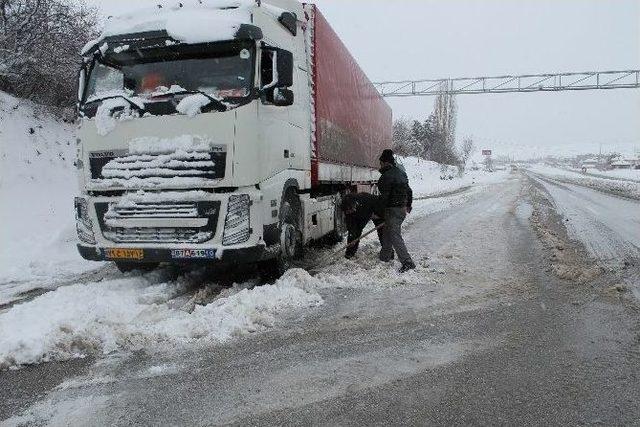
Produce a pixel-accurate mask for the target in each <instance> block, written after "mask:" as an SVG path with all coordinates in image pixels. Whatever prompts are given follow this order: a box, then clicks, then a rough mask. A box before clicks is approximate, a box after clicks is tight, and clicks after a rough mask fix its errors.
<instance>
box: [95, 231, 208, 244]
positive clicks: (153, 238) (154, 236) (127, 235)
mask: <svg viewBox="0 0 640 427" xmlns="http://www.w3.org/2000/svg"><path fill="white" fill-rule="evenodd" d="M103 234H104V237H105V238H106V239H107V240H111V241H112V242H115V243H204V242H206V241H208V240H211V239H212V238H213V232H200V231H198V230H196V229H188V228H113V229H111V230H110V231H104V233H103Z"/></svg>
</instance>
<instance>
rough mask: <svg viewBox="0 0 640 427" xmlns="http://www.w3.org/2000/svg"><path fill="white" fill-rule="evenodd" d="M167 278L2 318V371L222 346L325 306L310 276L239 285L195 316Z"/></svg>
mask: <svg viewBox="0 0 640 427" xmlns="http://www.w3.org/2000/svg"><path fill="white" fill-rule="evenodd" d="M163 274H164V273H163V272H162V271H158V272H154V273H151V274H148V275H145V276H138V277H126V278H123V279H119V280H111V281H107V282H102V283H90V284H87V285H73V286H68V287H64V288H59V289H57V290H56V291H53V292H50V293H48V294H45V295H43V296H41V297H39V298H36V299H34V300H33V301H30V302H27V303H24V304H21V305H17V306H14V307H13V308H12V309H11V310H9V311H8V312H6V313H4V314H1V315H0V368H7V367H13V366H18V365H23V364H33V363H39V362H44V361H50V360H66V359H70V358H77V357H83V356H85V355H88V354H91V353H94V352H101V353H111V352H114V351H129V350H137V349H143V348H144V349H147V350H157V351H162V350H163V349H164V350H168V349H172V348H179V347H182V346H184V345H185V344H198V343H203V344H211V343H221V342H225V341H228V340H230V339H232V338H233V337H236V336H238V335H243V334H247V333H251V332H257V331H263V330H265V329H267V328H269V327H271V326H272V325H273V324H274V322H275V321H276V319H277V317H278V315H279V314H281V313H283V312H285V311H287V310H292V309H301V308H306V307H315V306H318V305H321V304H322V303H323V300H322V298H321V297H320V295H319V294H318V293H317V292H316V291H315V289H317V288H318V287H320V283H319V281H318V279H314V278H313V277H311V276H310V275H309V274H308V273H307V272H305V271H304V270H298V269H296V270H290V271H288V272H287V273H286V274H285V275H284V276H283V277H282V278H281V279H280V280H278V281H277V282H276V283H275V284H273V285H266V286H261V287H256V288H253V289H248V286H250V284H242V285H236V286H234V288H232V289H230V290H228V291H227V292H226V295H224V296H223V297H221V298H219V299H217V300H215V301H213V302H212V303H210V304H208V305H206V306H196V307H195V309H194V310H193V312H192V313H187V312H186V311H183V310H181V309H179V308H172V307H171V305H170V304H168V303H169V302H170V301H171V300H172V299H173V298H175V297H176V296H178V295H180V294H182V293H184V291H185V289H186V288H188V287H189V286H190V283H189V282H188V279H187V278H180V279H178V280H177V281H174V282H166V281H165V280H166V278H165V277H163Z"/></svg>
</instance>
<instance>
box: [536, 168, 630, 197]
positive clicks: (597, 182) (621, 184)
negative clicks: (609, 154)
mask: <svg viewBox="0 0 640 427" xmlns="http://www.w3.org/2000/svg"><path fill="white" fill-rule="evenodd" d="M527 169H528V170H530V171H531V172H534V173H536V174H540V175H545V176H549V177H551V178H553V179H556V180H559V181H561V182H566V183H570V184H578V185H582V186H585V187H589V188H593V189H595V190H600V191H604V192H608V193H614V194H618V195H622V196H625V197H630V198H634V199H639V200H640V181H633V180H628V179H616V177H615V175H614V174H611V177H607V176H605V175H602V174H601V173H600V172H597V175H596V173H587V174H583V173H581V172H578V171H572V170H567V169H561V168H557V167H554V166H549V165H546V164H542V163H539V164H536V165H532V166H529V167H528V168H527ZM612 172H613V171H612ZM620 172H622V171H620ZM624 172H627V171H624ZM631 172H634V171H631Z"/></svg>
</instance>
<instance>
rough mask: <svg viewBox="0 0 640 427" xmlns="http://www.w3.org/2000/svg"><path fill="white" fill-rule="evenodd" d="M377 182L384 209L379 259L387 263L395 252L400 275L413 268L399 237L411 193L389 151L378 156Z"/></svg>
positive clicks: (409, 256) (402, 240) (409, 206)
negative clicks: (398, 261) (399, 263)
mask: <svg viewBox="0 0 640 427" xmlns="http://www.w3.org/2000/svg"><path fill="white" fill-rule="evenodd" d="M380 173H381V174H382V176H380V180H379V181H378V190H379V191H380V201H381V203H382V205H383V206H384V208H385V211H384V218H385V226H384V228H383V235H382V241H381V243H382V251H381V252H380V259H381V260H382V261H385V262H387V261H391V260H392V259H393V253H394V251H395V253H396V255H398V259H399V260H400V262H401V263H402V267H401V268H400V273H404V272H406V271H409V270H413V269H414V268H416V265H415V263H414V262H413V260H412V259H411V255H409V252H408V251H407V246H406V245H405V243H404V239H403V238H402V223H403V222H404V220H405V218H406V217H407V213H409V212H411V205H412V202H413V192H412V191H411V187H409V179H408V178H407V174H406V173H405V172H404V171H403V170H402V169H401V168H400V167H398V166H397V165H396V161H395V158H394V156H393V151H391V150H384V151H383V152H382V155H381V156H380Z"/></svg>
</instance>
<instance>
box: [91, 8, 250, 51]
mask: <svg viewBox="0 0 640 427" xmlns="http://www.w3.org/2000/svg"><path fill="white" fill-rule="evenodd" d="M254 6H256V1H255V0H201V1H198V0H181V1H164V2H161V3H160V4H158V5H156V6H154V7H152V8H144V9H139V10H137V11H136V12H132V13H128V14H124V15H120V16H114V17H110V18H109V19H108V20H107V22H106V24H105V28H104V30H103V32H102V34H101V36H100V37H99V38H98V39H96V40H92V41H90V42H89V43H87V44H86V45H85V47H84V48H83V49H82V52H81V54H82V55H86V54H87V53H89V52H90V51H91V50H93V49H94V48H95V46H96V45H97V44H99V43H101V42H102V41H103V40H104V39H106V38H108V37H114V36H120V35H125V34H137V33H145V32H156V31H166V32H167V34H168V35H169V36H170V37H171V38H173V39H174V40H176V41H179V42H182V43H187V44H197V43H212V42H216V41H223V40H232V39H233V38H235V36H236V34H237V33H238V30H240V27H241V26H242V25H243V24H247V25H251V8H253V7H254Z"/></svg>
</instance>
